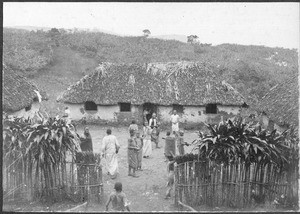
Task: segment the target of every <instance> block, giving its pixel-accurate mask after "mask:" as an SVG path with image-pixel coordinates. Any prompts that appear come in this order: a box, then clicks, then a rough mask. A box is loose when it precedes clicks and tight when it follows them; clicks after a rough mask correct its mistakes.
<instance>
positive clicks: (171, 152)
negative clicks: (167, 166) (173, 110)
mask: <svg viewBox="0 0 300 214" xmlns="http://www.w3.org/2000/svg"><path fill="white" fill-rule="evenodd" d="M175 152H176V146H175V138H174V137H172V136H171V132H170V131H167V137H166V138H165V157H166V158H167V160H168V159H169V158H171V157H173V156H175Z"/></svg>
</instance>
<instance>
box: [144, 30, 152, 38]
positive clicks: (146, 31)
mask: <svg viewBox="0 0 300 214" xmlns="http://www.w3.org/2000/svg"><path fill="white" fill-rule="evenodd" d="M143 33H144V37H148V36H149V35H150V34H151V32H150V30H148V29H145V30H143Z"/></svg>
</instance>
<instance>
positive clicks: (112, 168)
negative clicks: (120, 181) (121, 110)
mask: <svg viewBox="0 0 300 214" xmlns="http://www.w3.org/2000/svg"><path fill="white" fill-rule="evenodd" d="M106 134H107V135H106V136H105V137H104V138H103V140H102V156H103V157H104V158H105V166H104V168H105V169H106V171H107V173H108V175H110V176H111V178H112V179H114V178H116V177H117V173H118V172H119V166H118V152H119V149H120V144H119V142H118V140H117V138H116V137H115V136H114V135H112V134H111V129H107V131H106Z"/></svg>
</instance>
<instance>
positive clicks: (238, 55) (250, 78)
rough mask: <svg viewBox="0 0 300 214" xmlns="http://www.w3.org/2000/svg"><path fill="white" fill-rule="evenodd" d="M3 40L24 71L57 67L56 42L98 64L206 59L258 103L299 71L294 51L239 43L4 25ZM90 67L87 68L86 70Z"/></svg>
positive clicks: (10, 60)
mask: <svg viewBox="0 0 300 214" xmlns="http://www.w3.org/2000/svg"><path fill="white" fill-rule="evenodd" d="M3 40H4V51H3V52H4V55H3V56H4V63H6V65H7V66H11V67H13V68H16V69H17V70H18V71H21V72H24V73H30V72H32V71H33V70H35V71H42V70H43V68H44V67H46V66H55V65H53V63H54V62H51V59H52V55H51V54H49V55H47V54H46V53H51V47H56V46H60V47H59V49H60V51H62V50H66V51H69V49H71V50H72V51H74V53H75V52H76V53H81V55H82V57H84V58H90V59H91V60H93V61H96V62H97V63H101V62H113V63H134V62H145V63H148V62H169V61H205V62H207V63H211V64H213V65H215V66H216V69H217V70H218V72H219V73H220V76H221V77H222V78H224V79H225V80H227V81H228V82H229V83H230V84H232V85H233V86H234V87H235V88H236V89H237V90H238V91H240V92H241V93H242V94H243V95H244V96H245V97H246V98H247V99H248V102H249V104H252V103H255V102H256V101H257V100H258V99H260V98H261V97H262V96H264V95H265V94H266V93H267V92H268V90H269V89H270V88H271V87H273V86H275V85H276V84H277V83H279V82H281V81H283V80H285V79H286V78H287V77H288V76H289V75H291V74H293V73H297V72H298V53H297V51H296V50H295V49H293V50H290V49H284V48H269V47H264V46H244V45H237V44H222V45H217V46H210V45H206V44H201V43H198V44H189V43H183V42H179V41H175V40H161V39H156V38H147V37H143V36H141V37H120V36H116V35H110V34H105V33H100V32H82V31H81V32H79V31H77V32H76V31H75V32H71V33H70V32H68V31H67V30H64V29H59V30H57V29H51V31H48V32H42V31H37V32H34V31H31V32H29V31H26V32H25V31H24V30H12V29H4V33H3ZM24 47H26V48H24ZM53 50H54V51H55V48H54V49H53V48H52V53H53ZM28 52H29V53H31V54H28ZM11 56H13V57H11ZM29 56H30V57H29ZM43 57H44V58H43ZM42 59H43V60H42ZM45 59H48V61H47V60H45ZM61 60H63V59H61ZM66 60H71V58H70V57H68V59H66ZM32 62H34V63H32ZM35 63H36V64H37V65H39V66H37V65H35ZM51 63H52V64H51ZM92 64H93V63H92ZM92 64H91V66H92ZM33 65H34V66H33ZM86 67H90V66H88V65H87V66H86ZM89 69H90V68H85V70H83V71H82V74H85V73H86V71H87V70H89ZM60 72H61V73H64V72H66V70H61V71H60ZM68 74H70V73H69V72H68ZM49 78H57V77H54V76H53V77H51V76H49ZM78 78H79V77H78Z"/></svg>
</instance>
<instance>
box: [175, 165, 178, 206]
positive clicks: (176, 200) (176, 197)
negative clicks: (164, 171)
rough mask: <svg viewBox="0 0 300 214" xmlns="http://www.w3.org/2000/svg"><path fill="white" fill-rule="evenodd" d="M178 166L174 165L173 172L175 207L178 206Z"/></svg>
mask: <svg viewBox="0 0 300 214" xmlns="http://www.w3.org/2000/svg"><path fill="white" fill-rule="evenodd" d="M177 167H178V165H177V164H176V163H175V167H174V172H175V191H174V192H175V197H174V198H175V206H176V207H177V206H178V169H177Z"/></svg>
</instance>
